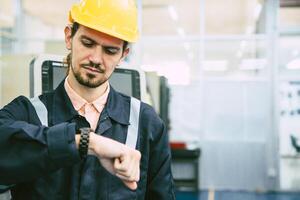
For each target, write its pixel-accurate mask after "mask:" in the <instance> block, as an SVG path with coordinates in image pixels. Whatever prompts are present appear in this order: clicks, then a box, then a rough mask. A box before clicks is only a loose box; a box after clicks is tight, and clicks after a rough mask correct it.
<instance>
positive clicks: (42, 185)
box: [0, 82, 175, 200]
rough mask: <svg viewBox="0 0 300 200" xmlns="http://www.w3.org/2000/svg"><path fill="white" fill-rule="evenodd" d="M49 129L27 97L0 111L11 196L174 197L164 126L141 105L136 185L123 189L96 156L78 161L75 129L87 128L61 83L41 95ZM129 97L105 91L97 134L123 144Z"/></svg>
mask: <svg viewBox="0 0 300 200" xmlns="http://www.w3.org/2000/svg"><path fill="white" fill-rule="evenodd" d="M40 99H41V101H42V102H43V103H44V104H45V105H46V108H47V110H48V122H49V127H45V126H42V125H41V122H40V120H39V118H38V116H37V114H36V112H35V109H34V107H33V105H32V104H31V103H30V101H29V99H27V98H26V97H24V96H20V97H17V98H16V99H14V100H13V101H12V102H11V103H9V104H8V105H6V106H5V107H4V108H3V109H2V110H0V185H10V184H14V186H13V187H12V188H11V194H12V197H13V199H16V200H19V199H26V200H28V199H37V200H46V199H49V200H50V199H51V200H60V199H61V200H66V199H72V200H77V199H80V200H81V199H88V200H133V199H139V200H142V199H147V200H169V199H170V200H173V199H175V197H174V194H173V180H172V174H171V169H170V160H171V155H170V149H169V146H168V137H167V134H166V132H165V127H164V124H163V123H162V121H161V119H160V118H159V117H158V116H157V114H156V113H155V112H154V110H153V109H152V107H150V106H149V105H147V104H144V103H142V104H141V109H140V121H139V136H138V141H137V149H138V150H139V151H140V152H141V155H142V157H141V163H140V172H141V173H140V181H139V182H138V189H137V190H135V191H133V190H130V189H128V188H127V187H126V186H125V185H124V184H123V183H122V181H121V180H120V179H119V178H117V177H116V176H113V175H111V174H110V173H109V172H107V171H106V170H105V169H104V168H103V167H102V166H101V164H100V163H99V160H98V158H97V157H95V156H92V155H89V156H88V157H87V158H86V160H80V157H79V154H78V150H77V149H76V146H75V139H74V138H75V136H74V134H75V132H76V131H75V130H76V128H79V127H85V126H89V123H88V122H87V120H86V119H85V118H84V117H82V116H80V115H79V114H78V113H77V111H76V110H75V109H74V107H73V106H72V103H71V101H70V99H69V97H68V96H67V93H66V91H65V89H64V83H63V82H62V83H61V84H60V85H59V86H58V88H57V89H56V90H54V91H53V92H51V93H47V94H43V95H41V96H40ZM129 109H130V97H128V96H126V95H123V94H121V93H118V92H116V91H115V90H114V89H113V88H111V89H110V93H109V96H108V100H107V104H106V106H105V108H104V109H103V111H102V113H101V116H100V119H99V121H98V125H97V129H96V133H97V134H100V135H103V136H105V137H108V138H112V139H114V140H116V141H119V142H122V143H125V140H126V134H127V128H128V125H129Z"/></svg>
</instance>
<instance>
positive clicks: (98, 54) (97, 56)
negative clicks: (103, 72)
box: [89, 46, 102, 64]
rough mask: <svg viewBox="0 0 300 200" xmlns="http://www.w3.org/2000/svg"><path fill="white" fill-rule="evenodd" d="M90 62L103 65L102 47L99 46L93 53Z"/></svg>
mask: <svg viewBox="0 0 300 200" xmlns="http://www.w3.org/2000/svg"><path fill="white" fill-rule="evenodd" d="M89 60H90V61H92V62H93V63H95V64H102V47H101V46H97V47H95V48H94V49H93V51H92V52H91V55H90V57H89Z"/></svg>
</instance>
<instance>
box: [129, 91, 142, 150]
mask: <svg viewBox="0 0 300 200" xmlns="http://www.w3.org/2000/svg"><path fill="white" fill-rule="evenodd" d="M140 107H141V102H140V101H139V100H138V99H136V98H134V97H131V101H130V116H129V123H130V125H129V126H128V130H127V138H126V143H125V144H126V145H127V146H129V147H131V148H134V149H135V148H136V144H137V139H138V133H139V132H138V131H139V117H140Z"/></svg>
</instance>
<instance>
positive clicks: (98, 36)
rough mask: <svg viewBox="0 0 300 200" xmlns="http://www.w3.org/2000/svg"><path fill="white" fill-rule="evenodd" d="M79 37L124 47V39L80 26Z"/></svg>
mask: <svg viewBox="0 0 300 200" xmlns="http://www.w3.org/2000/svg"><path fill="white" fill-rule="evenodd" d="M78 33H79V34H78V35H80V36H83V35H84V36H85V37H88V38H90V39H92V40H94V41H95V42H97V43H113V44H115V45H123V43H124V41H123V40H122V39H119V38H116V37H114V36H111V35H108V34H106V33H103V32H100V31H97V30H94V29H91V28H89V27H86V26H83V25H80V26H79V29H78Z"/></svg>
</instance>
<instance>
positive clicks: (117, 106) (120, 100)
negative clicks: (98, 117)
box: [52, 80, 130, 125]
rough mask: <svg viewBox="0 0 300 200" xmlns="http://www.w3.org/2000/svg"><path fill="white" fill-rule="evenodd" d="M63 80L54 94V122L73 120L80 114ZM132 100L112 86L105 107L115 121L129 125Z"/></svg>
mask: <svg viewBox="0 0 300 200" xmlns="http://www.w3.org/2000/svg"><path fill="white" fill-rule="evenodd" d="M64 81H65V80H63V81H62V82H61V83H60V84H59V86H58V87H57V88H56V89H55V90H54V94H53V116H52V117H53V118H52V119H53V124H58V123H61V122H66V121H71V120H72V119H73V118H74V117H75V116H78V115H79V114H78V112H77V111H76V110H75V108H74V107H73V105H72V102H71V100H70V98H69V96H68V95H67V93H66V90H65V88H64ZM129 104H130V101H129V98H128V101H126V100H125V98H124V97H122V96H121V94H119V93H118V92H116V91H115V90H114V89H113V88H112V87H111V86H110V91H109V94H108V99H107V102H106V105H105V107H104V109H103V111H104V110H105V111H106V112H107V115H108V116H109V117H110V118H111V119H113V120H114V121H116V122H118V123H120V124H124V125H129V111H130V110H129V108H130V106H129Z"/></svg>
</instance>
